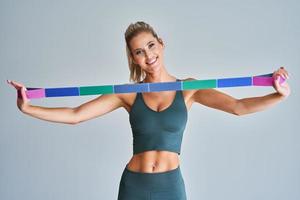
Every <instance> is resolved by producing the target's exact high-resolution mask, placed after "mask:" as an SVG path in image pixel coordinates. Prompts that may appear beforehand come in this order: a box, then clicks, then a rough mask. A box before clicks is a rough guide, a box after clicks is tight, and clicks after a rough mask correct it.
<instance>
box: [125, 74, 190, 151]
mask: <svg viewBox="0 0 300 200" xmlns="http://www.w3.org/2000/svg"><path fill="white" fill-rule="evenodd" d="M177 80H178V79H177ZM187 118H188V114H187V108H186V105H185V102H184V98H183V94H182V91H176V95H175V98H174V100H173V102H172V103H171V105H170V106H169V107H167V108H165V109H164V110H162V111H160V112H157V111H154V110H152V109H151V108H149V107H148V106H147V105H146V103H145V102H144V100H143V96H142V93H137V94H136V98H135V100H134V103H133V105H132V107H131V110H130V112H129V121H130V125H131V129H132V135H133V154H138V153H141V152H144V151H150V150H165V151H171V152H176V153H178V154H180V150H181V143H182V138H183V132H184V130H185V126H186V123H187Z"/></svg>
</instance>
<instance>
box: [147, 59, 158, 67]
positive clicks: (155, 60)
mask: <svg viewBox="0 0 300 200" xmlns="http://www.w3.org/2000/svg"><path fill="white" fill-rule="evenodd" d="M157 59H158V57H156V58H155V59H154V62H152V63H151V64H150V63H148V62H147V65H153V64H155V63H156V62H157Z"/></svg>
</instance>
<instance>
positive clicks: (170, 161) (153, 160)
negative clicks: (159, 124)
mask: <svg viewBox="0 0 300 200" xmlns="http://www.w3.org/2000/svg"><path fill="white" fill-rule="evenodd" d="M179 164H180V163H179V156H178V154H177V153H175V152H170V151H157V150H153V151H145V152H142V153H138V154H134V155H133V156H132V158H131V159H130V161H129V162H128V163H127V169H128V170H130V171H134V172H143V173H157V172H166V171H170V170H173V169H176V168H177V167H178V166H179Z"/></svg>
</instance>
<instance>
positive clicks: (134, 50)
mask: <svg viewBox="0 0 300 200" xmlns="http://www.w3.org/2000/svg"><path fill="white" fill-rule="evenodd" d="M151 42H154V41H153V40H151V41H149V42H148V43H147V45H148V44H150V43H151ZM140 49H141V48H137V49H135V50H133V51H137V50H140Z"/></svg>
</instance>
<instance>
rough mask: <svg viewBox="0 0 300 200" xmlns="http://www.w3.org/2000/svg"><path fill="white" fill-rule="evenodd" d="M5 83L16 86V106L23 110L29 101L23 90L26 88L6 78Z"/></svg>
mask: <svg viewBox="0 0 300 200" xmlns="http://www.w3.org/2000/svg"><path fill="white" fill-rule="evenodd" d="M7 83H8V84H11V85H12V86H13V87H15V88H16V90H17V94H18V97H17V106H18V108H19V109H20V110H21V111H22V112H23V111H24V110H25V109H26V108H27V107H28V106H29V101H30V100H29V99H28V98H27V96H26V93H25V91H26V90H27V89H26V87H25V86H24V85H23V84H21V83H17V82H15V81H10V80H7Z"/></svg>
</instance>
